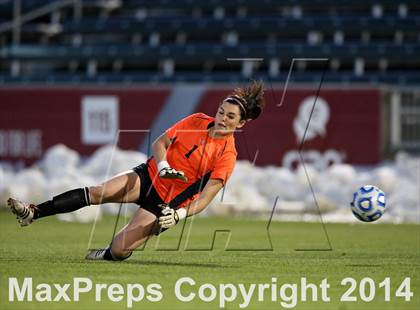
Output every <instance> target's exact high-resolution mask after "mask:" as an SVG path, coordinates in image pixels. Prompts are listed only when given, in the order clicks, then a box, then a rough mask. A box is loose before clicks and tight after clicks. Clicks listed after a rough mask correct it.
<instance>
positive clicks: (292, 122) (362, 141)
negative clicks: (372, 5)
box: [0, 87, 381, 167]
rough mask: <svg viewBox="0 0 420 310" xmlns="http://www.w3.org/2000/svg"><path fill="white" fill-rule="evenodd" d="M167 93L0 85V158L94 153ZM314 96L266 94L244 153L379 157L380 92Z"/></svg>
mask: <svg viewBox="0 0 420 310" xmlns="http://www.w3.org/2000/svg"><path fill="white" fill-rule="evenodd" d="M230 90H231V89H230V88H213V87H211V88H209V89H207V90H206V91H205V92H204V93H203V96H202V97H201V100H200V101H199V102H197V106H196V109H195V110H196V111H200V112H204V113H207V114H209V115H214V113H215V111H216V108H217V105H218V103H219V102H220V101H221V100H222V99H223V98H224V97H225V96H226V95H227V94H228V93H229V91H230ZM170 94H171V88H165V87H163V88H150V89H146V88H138V89H137V88H136V89H134V88H127V89H119V88H118V89H117V88H116V89H112V88H105V87H103V88H101V87H97V88H85V87H84V88H76V89H75V88H62V89H57V88H51V89H33V88H14V89H10V88H8V89H6V88H4V89H0V111H1V114H0V159H1V160H7V161H11V162H15V163H16V162H19V161H20V162H24V163H26V164H30V163H33V162H34V161H36V160H38V159H39V158H41V157H42V155H43V153H44V152H45V150H46V149H48V148H49V147H50V146H52V145H55V144H57V143H63V144H66V145H67V146H68V147H69V148H72V149H75V150H77V151H78V152H79V153H80V154H82V155H90V154H92V153H93V152H94V151H95V150H96V149H97V148H98V147H100V146H101V145H103V144H106V143H111V142H112V141H114V138H113V136H114V135H115V130H116V129H124V130H128V131H129V130H138V129H140V130H144V129H148V128H151V127H152V124H153V122H155V121H156V119H157V116H158V115H159V112H160V111H161V110H162V109H163V108H164V105H165V103H166V100H167V99H168V96H169V95H170ZM315 94H316V91H314V90H311V89H293V90H288V91H287V93H285V94H283V90H282V89H280V88H278V89H276V90H275V91H267V92H266V101H267V105H266V108H265V111H264V113H263V114H262V116H261V117H260V118H259V119H258V120H257V121H255V122H251V123H249V124H247V125H246V126H245V127H244V131H242V132H238V133H237V134H236V136H237V138H236V140H237V148H238V153H239V158H240V159H249V160H250V161H255V163H256V164H257V165H269V164H272V165H282V164H283V165H286V166H290V167H293V166H295V165H296V164H297V162H298V161H299V153H298V151H299V150H301V151H302V152H301V154H302V156H303V157H304V158H305V160H306V161H308V162H312V163H314V164H315V165H318V166H320V167H322V166H325V165H328V164H330V163H332V162H348V163H352V164H375V163H377V162H378V161H380V160H381V154H380V143H381V137H380V125H381V124H380V121H381V120H380V92H379V90H376V89H354V88H352V89H338V88H337V89H334V88H327V89H322V90H321V92H320V93H319V96H318V97H317V102H316V105H315V109H313V106H314V100H315V98H316V96H315ZM283 95H284V96H283ZM282 99H283V100H282ZM310 115H312V117H311V122H310V124H309V127H308V126H307V125H308V118H309V116H310ZM169 125H170V124H168V126H169ZM146 135H147V134H146V133H138V132H137V133H132V134H131V133H129V132H127V133H125V134H124V135H121V136H120V139H119V141H118V146H119V147H121V148H124V149H135V150H137V149H139V146H140V145H141V144H142V142H143V140H144V139H145V138H146ZM303 136H305V137H306V140H305V142H304V143H303V144H302V141H303Z"/></svg>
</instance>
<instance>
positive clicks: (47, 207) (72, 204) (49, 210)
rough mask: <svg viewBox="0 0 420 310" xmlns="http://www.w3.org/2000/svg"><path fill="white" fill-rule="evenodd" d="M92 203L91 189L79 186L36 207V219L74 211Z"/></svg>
mask: <svg viewBox="0 0 420 310" xmlns="http://www.w3.org/2000/svg"><path fill="white" fill-rule="evenodd" d="M88 205H90V200H89V189H88V188H87V187H85V188H77V189H73V190H71V191H68V192H65V193H63V194H60V195H58V196H55V197H53V199H52V200H48V201H46V202H43V203H41V204H39V205H37V206H36V207H35V212H34V219H37V218H41V217H45V216H50V215H54V214H58V213H67V212H73V211H76V210H78V209H80V208H83V207H86V206H88Z"/></svg>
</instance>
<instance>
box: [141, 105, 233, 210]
mask: <svg viewBox="0 0 420 310" xmlns="http://www.w3.org/2000/svg"><path fill="white" fill-rule="evenodd" d="M213 125H214V118H213V117H210V116H208V115H206V114H203V113H196V114H192V115H190V116H188V117H186V118H184V119H182V120H181V121H179V122H178V123H176V124H174V125H173V126H172V127H171V128H169V129H168V130H166V135H167V136H168V138H169V139H170V140H171V141H172V143H171V145H170V146H169V147H168V149H167V152H166V160H167V161H168V163H169V165H170V166H171V167H172V168H174V169H176V170H180V171H183V172H184V173H185V176H186V177H187V178H188V181H186V182H185V181H182V180H173V179H172V180H168V179H162V178H160V177H159V176H158V171H157V165H156V162H155V160H154V159H153V158H151V160H150V161H149V165H148V172H149V175H150V178H151V179H152V182H153V186H154V188H155V189H156V191H157V193H158V194H159V196H160V197H161V198H162V200H163V201H164V202H165V203H170V202H174V200H178V201H177V203H176V205H179V206H180V207H186V206H187V205H188V204H189V203H190V202H191V201H192V200H194V199H195V198H196V197H197V195H198V193H199V192H200V191H201V190H202V189H203V188H204V185H205V183H206V182H207V180H208V179H220V180H222V182H223V185H225V184H226V181H227V180H228V179H229V177H230V176H231V174H232V171H233V168H234V166H235V162H236V157H237V152H236V148H235V138H234V136H233V134H232V135H228V136H226V137H222V138H212V137H210V136H209V134H208V129H209V128H210V127H211V126H213Z"/></svg>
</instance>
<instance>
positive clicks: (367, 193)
mask: <svg viewBox="0 0 420 310" xmlns="http://www.w3.org/2000/svg"><path fill="white" fill-rule="evenodd" d="M350 205H351V211H352V212H353V214H354V216H355V217H356V218H357V219H359V220H361V221H363V222H373V221H376V220H377V219H379V218H380V217H381V216H382V214H384V213H385V210H386V201H385V193H384V192H383V191H381V190H380V189H379V188H377V187H376V186H374V185H364V186H362V187H361V188H359V190H358V191H357V192H355V193H354V194H353V201H352V202H351V203H350Z"/></svg>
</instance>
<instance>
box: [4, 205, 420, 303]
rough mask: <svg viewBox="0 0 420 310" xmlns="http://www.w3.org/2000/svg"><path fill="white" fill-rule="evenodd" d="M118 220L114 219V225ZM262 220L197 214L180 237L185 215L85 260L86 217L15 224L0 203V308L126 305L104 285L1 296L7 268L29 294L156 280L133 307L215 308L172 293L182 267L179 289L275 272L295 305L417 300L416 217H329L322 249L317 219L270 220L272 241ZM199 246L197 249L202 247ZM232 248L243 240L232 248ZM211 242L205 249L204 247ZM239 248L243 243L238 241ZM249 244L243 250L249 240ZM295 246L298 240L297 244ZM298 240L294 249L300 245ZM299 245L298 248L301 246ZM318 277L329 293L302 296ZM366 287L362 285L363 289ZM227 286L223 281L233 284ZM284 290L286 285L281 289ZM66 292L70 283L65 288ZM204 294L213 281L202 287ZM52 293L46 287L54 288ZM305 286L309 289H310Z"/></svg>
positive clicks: (100, 235)
mask: <svg viewBox="0 0 420 310" xmlns="http://www.w3.org/2000/svg"><path fill="white" fill-rule="evenodd" d="M114 222H115V218H114V217H111V216H108V217H106V218H104V219H103V220H101V221H100V222H99V223H98V225H97V226H96V229H95V232H94V235H93V239H92V244H91V245H92V246H93V247H99V246H103V245H105V244H107V242H108V241H109V239H110V237H111V236H112V233H113V229H114ZM121 224H122V223H120V224H119V226H121ZM266 224H267V223H266V222H264V221H258V220H239V219H231V220H228V219H221V218H198V219H195V220H194V223H193V228H192V231H191V232H192V235H193V237H191V238H190V239H189V240H188V243H187V241H186V240H187V238H186V235H187V232H188V231H189V225H186V226H185V229H184V234H183V235H182V238H179V237H180V233H181V232H182V228H183V227H182V225H178V226H179V227H176V228H174V229H172V230H169V231H167V232H165V233H164V234H162V237H161V239H160V240H159V243H156V242H157V238H154V239H153V240H150V241H149V242H148V243H147V245H146V247H145V248H144V249H143V250H141V251H136V252H135V253H134V254H133V256H132V257H131V258H130V259H129V260H127V261H125V262H121V263H113V262H104V261H100V262H89V261H85V260H84V255H85V254H86V249H87V247H88V242H89V236H90V232H91V229H92V224H81V223H66V222H59V221H58V220H57V219H55V218H48V219H43V220H40V221H39V222H37V223H35V224H33V225H31V226H29V227H25V228H20V227H18V225H17V224H16V222H15V220H14V217H13V216H12V215H11V214H8V213H5V212H4V211H2V212H0V227H1V234H0V242H1V250H0V267H1V268H0V270H1V277H0V309H75V308H78V309H125V308H127V298H126V297H124V298H123V300H122V301H119V302H113V301H111V300H109V299H108V297H107V294H106V289H105V290H104V291H103V292H102V295H101V296H102V297H101V301H100V302H97V301H95V293H94V291H92V292H91V293H86V294H81V297H80V301H78V302H74V301H69V302H64V301H60V302H54V301H51V302H38V301H32V302H27V301H24V302H19V301H14V302H10V301H9V299H8V292H9V282H8V281H9V280H8V279H9V278H10V277H16V278H17V279H18V281H19V283H20V284H21V283H22V282H23V279H24V278H25V277H32V278H33V283H34V285H33V287H34V292H33V295H34V296H35V293H36V292H37V291H36V289H35V287H36V285H37V284H39V283H48V284H50V285H51V286H52V285H53V283H60V284H65V283H70V284H73V278H75V277H88V278H90V279H91V280H92V282H93V283H94V285H95V284H97V283H104V284H107V285H110V284H112V283H120V284H122V285H123V287H124V288H125V287H126V284H128V283H140V284H142V285H144V286H145V287H146V286H147V285H148V284H151V283H158V284H160V285H161V287H162V288H161V290H160V291H161V293H162V296H163V297H162V298H161V300H160V301H158V302H151V301H148V300H147V299H145V298H144V299H143V300H142V301H139V302H134V304H133V308H137V309H217V308H218V307H219V291H217V294H218V295H217V297H216V299H215V300H214V301H211V302H205V301H202V300H200V299H199V298H198V296H196V297H195V299H193V300H192V301H190V302H182V301H180V300H178V299H177V298H176V296H175V293H174V285H175V282H176V281H177V280H178V279H180V278H182V277H191V278H192V279H194V280H195V281H196V285H195V286H188V285H185V286H183V289H182V293H183V294H184V295H188V294H189V293H191V292H194V293H196V294H197V295H198V290H199V287H200V286H201V285H202V284H205V283H211V284H213V285H214V286H215V287H216V288H217V289H218V290H219V285H220V284H227V283H232V284H233V285H236V286H238V284H239V283H242V284H245V287H249V285H250V284H252V283H255V284H259V283H268V284H270V283H272V278H273V277H274V278H277V287H278V289H277V293H278V291H279V289H280V286H281V285H282V284H284V283H291V284H293V283H298V290H297V295H296V296H297V305H296V307H294V308H292V309H340V310H344V309H420V298H419V294H420V277H419V266H420V226H419V225H388V224H380V223H379V224H360V225H359V224H358V225H350V224H326V229H327V231H328V234H329V238H330V241H331V244H332V250H331V251H326V249H328V242H327V240H326V239H325V235H324V232H323V228H322V226H321V225H320V224H319V223H284V222H273V223H271V225H270V228H269V232H270V237H271V242H272V247H273V249H272V250H270V242H269V239H268V238H267V236H266V234H265V233H266V229H265V227H266ZM214 227H216V228H218V229H224V230H226V229H228V230H231V231H232V235H231V239H230V243H229V249H230V250H225V245H226V241H227V240H228V239H229V238H228V233H227V232H222V233H219V234H216V238H215V241H214V244H213V248H212V249H211V247H212V236H213V231H214V229H213V228H214ZM200 248H201V250H200ZM232 248H236V249H242V250H231V249H232ZM206 249H211V250H206ZM244 249H245V250H244ZM246 249H248V250H246ZM297 249H298V250H297ZM299 249H300V250H299ZM302 249H303V250H302ZM302 277H306V278H307V281H308V282H311V283H315V284H317V285H319V284H320V283H321V281H322V279H325V278H326V279H327V280H328V283H329V284H330V288H329V289H328V297H329V298H330V302H323V301H320V298H321V296H320V294H321V292H320V290H318V301H302V300H301V292H300V288H301V286H300V281H301V278H302ZM346 277H352V278H354V279H356V281H357V287H356V289H355V290H354V291H353V292H352V294H351V296H356V297H357V301H355V302H350V301H347V302H340V298H341V296H342V295H343V294H344V292H345V291H346V290H347V289H348V288H349V287H350V284H347V285H345V286H342V285H341V281H342V279H344V278H346ZM365 277H370V278H372V279H373V280H374V281H375V283H376V294H375V296H374V299H373V300H372V301H370V302H366V301H362V300H361V299H360V293H359V282H360V280H361V279H362V278H365ZM387 277H389V278H390V281H391V282H390V283H391V285H390V301H387V302H386V301H384V298H385V295H384V288H379V283H380V282H382V281H383V280H384V279H385V278H387ZM406 277H410V278H411V292H413V293H414V296H413V297H412V298H411V300H410V301H405V299H404V298H403V297H396V296H395V291H396V289H397V288H398V286H399V285H400V283H401V282H402V281H403V279H404V278H406ZM368 291H369V290H368V288H365V292H366V293H365V294H367V295H369V292H368ZM230 292H231V291H227V294H230ZM270 292H271V291H270V290H268V291H266V293H265V295H264V296H263V297H264V298H263V299H264V300H263V301H259V300H258V294H257V291H256V292H254V295H253V297H252V300H251V302H250V304H249V305H248V307H247V309H281V308H282V304H281V301H284V300H283V299H282V298H280V295H278V294H277V301H272V300H271V293H270ZM285 292H288V295H287V296H289V295H290V294H289V293H290V292H291V290H286V291H285ZM68 293H69V296H70V298H72V296H73V293H72V287H71V288H70V289H69V290H68ZM206 293H207V296H208V295H210V291H209V290H207V291H206ZM55 295H56V292H55V290H53V291H52V298H54V297H55ZM124 296H125V295H124ZM311 296H312V295H311V293H310V291H308V298H311ZM242 302H243V300H242V297H241V295H240V293H239V288H238V296H237V298H236V300H235V301H233V302H227V303H226V307H225V308H226V309H237V308H239V304H241V303H242Z"/></svg>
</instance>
